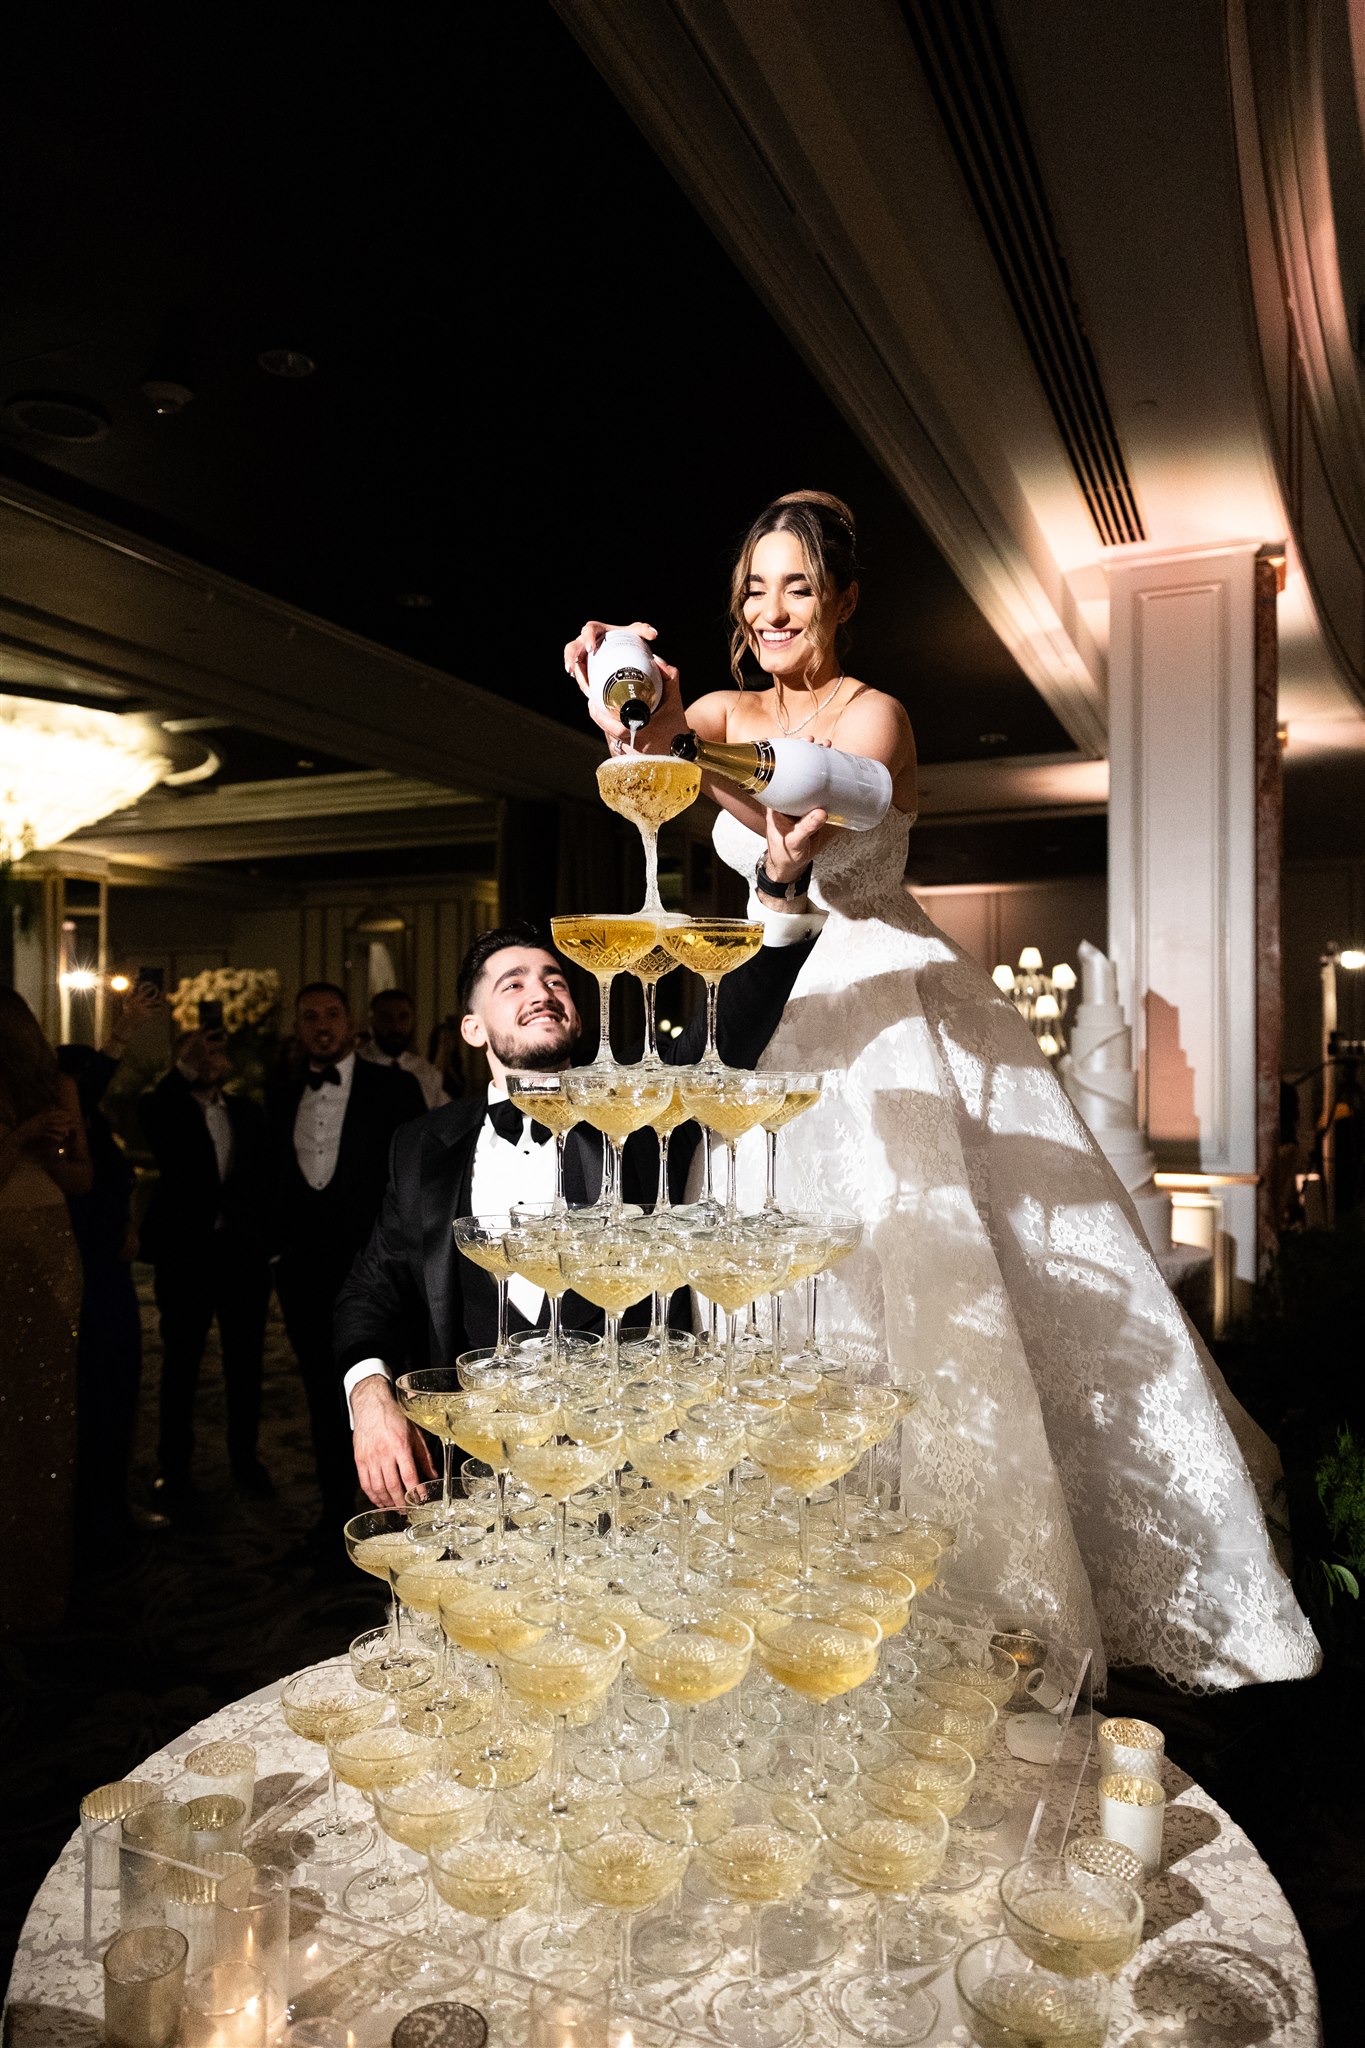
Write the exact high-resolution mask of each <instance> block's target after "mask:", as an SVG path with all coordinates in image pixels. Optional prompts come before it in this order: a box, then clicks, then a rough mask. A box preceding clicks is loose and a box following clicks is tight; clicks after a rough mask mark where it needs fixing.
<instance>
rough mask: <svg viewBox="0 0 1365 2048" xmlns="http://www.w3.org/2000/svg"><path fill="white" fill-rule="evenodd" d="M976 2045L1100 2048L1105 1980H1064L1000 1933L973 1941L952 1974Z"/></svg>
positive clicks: (1105, 2005) (1106, 1991)
mask: <svg viewBox="0 0 1365 2048" xmlns="http://www.w3.org/2000/svg"><path fill="white" fill-rule="evenodd" d="M953 1978H954V1982H955V1983H956V1986H957V1995H958V2001H959V2003H960V2005H961V2007H962V2011H963V2013H964V2014H965V2016H966V2020H967V2025H968V2027H969V2028H970V2030H971V2036H972V2039H973V2040H974V2041H984V2042H986V2043H988V2044H989V2048H1016V2044H1017V2048H1031V2044H1032V2043H1033V2042H1036V2041H1038V2042H1063V2041H1064V2042H1066V2043H1067V2044H1068V2048H1102V2044H1103V2042H1104V2039H1105V2036H1106V2034H1107V2032H1108V2028H1109V2002H1110V1989H1109V1980H1108V1978H1107V1977H1100V1976H1096V1975H1092V1976H1087V1977H1064V1976H1062V1975H1060V1974H1059V1973H1058V1972H1057V1971H1056V1970H1045V1969H1043V1968H1042V1967H1041V1966H1040V1965H1039V1964H1037V1963H1035V1962H1034V1961H1033V1960H1032V1959H1031V1958H1030V1957H1028V1956H1026V1955H1024V1954H1023V1953H1022V1951H1021V1950H1020V1949H1019V1948H1017V1947H1016V1945H1015V1944H1014V1942H1012V1941H1010V1940H1009V1939H1008V1938H1007V1937H1006V1936H1004V1935H1000V1934H993V1935H990V1936H989V1937H988V1938H987V1939H986V1940H984V1941H974V1942H973V1943H972V1945H971V1947H970V1948H968V1949H964V1950H963V1952H962V1954H961V1955H960V1956H959V1957H958V1959H957V1964H956V1966H955V1968H954V1971H953Z"/></svg>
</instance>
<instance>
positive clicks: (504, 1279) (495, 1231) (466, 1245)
mask: <svg viewBox="0 0 1365 2048" xmlns="http://www.w3.org/2000/svg"><path fill="white" fill-rule="evenodd" d="M450 1227H451V1229H452V1230H453V1231H454V1233H455V1248H456V1250H457V1251H460V1252H463V1254H464V1256H465V1257H466V1258H467V1259H468V1260H469V1261H470V1263H471V1264H472V1265H475V1266H482V1267H483V1270H484V1272H485V1273H490V1274H491V1275H492V1276H493V1280H494V1282H495V1283H496V1286H497V1290H498V1336H497V1342H496V1344H495V1345H494V1347H493V1357H494V1359H495V1360H497V1361H498V1362H500V1363H502V1362H509V1361H510V1360H511V1359H512V1356H513V1348H512V1345H511V1343H510V1342H509V1340H508V1335H507V1283H508V1281H509V1280H510V1279H511V1277H512V1271H513V1268H512V1264H511V1261H510V1260H509V1258H508V1256H507V1250H506V1246H505V1244H504V1239H505V1238H506V1236H507V1233H508V1231H509V1230H510V1229H511V1228H512V1219H511V1217H510V1216H505V1215H504V1216H457V1217H456V1218H455V1221H454V1222H453V1223H452V1225H451V1226H450Z"/></svg>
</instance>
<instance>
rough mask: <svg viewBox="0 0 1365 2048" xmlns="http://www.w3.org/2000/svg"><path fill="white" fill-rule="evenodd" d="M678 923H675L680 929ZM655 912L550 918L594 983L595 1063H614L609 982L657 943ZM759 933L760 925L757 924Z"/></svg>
mask: <svg viewBox="0 0 1365 2048" xmlns="http://www.w3.org/2000/svg"><path fill="white" fill-rule="evenodd" d="M681 928H682V927H679V929H681ZM660 929H661V926H660V921H659V915H658V913H657V912H651V911H638V912H636V913H635V914H634V915H629V914H627V913H626V912H624V911H623V912H620V913H619V914H618V913H608V912H605V911H575V912H573V913H572V914H570V915H567V916H563V917H552V918H551V919H550V931H551V934H552V936H553V938H554V942H555V944H556V946H558V948H559V950H560V952H561V953H563V955H564V956H565V958H566V959H568V960H572V961H573V963H574V965H575V967H582V968H585V969H586V970H587V972H588V973H589V974H591V975H592V976H593V978H594V979H595V981H596V983H597V994H598V1011H599V1029H598V1042H597V1057H596V1059H595V1060H594V1061H593V1062H592V1064H593V1065H594V1066H596V1067H610V1066H613V1065H614V1064H615V1062H614V1060H613V1059H612V1053H611V985H612V983H613V981H615V979H616V977H617V975H618V974H622V973H624V972H625V971H626V969H628V968H631V967H633V966H634V965H635V963H636V961H637V960H643V959H644V957H645V955H646V953H649V952H651V951H652V950H653V948H654V947H655V946H656V945H657V944H658V943H659V934H660ZM759 935H760V937H761V936H762V927H761V926H760V927H759Z"/></svg>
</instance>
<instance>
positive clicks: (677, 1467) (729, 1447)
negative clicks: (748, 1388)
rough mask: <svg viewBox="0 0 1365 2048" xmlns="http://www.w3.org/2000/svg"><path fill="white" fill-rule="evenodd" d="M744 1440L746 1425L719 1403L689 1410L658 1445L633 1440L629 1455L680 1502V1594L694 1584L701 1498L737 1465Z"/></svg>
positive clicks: (628, 1443)
mask: <svg viewBox="0 0 1365 2048" xmlns="http://www.w3.org/2000/svg"><path fill="white" fill-rule="evenodd" d="M743 1442H744V1429H743V1424H742V1422H741V1421H740V1419H739V1417H738V1416H737V1415H736V1414H735V1412H734V1410H733V1409H731V1408H729V1407H727V1406H725V1404H724V1403H722V1402H719V1401H703V1402H699V1403H697V1405H696V1406H695V1407H692V1408H684V1409H683V1410H682V1411H681V1412H680V1413H679V1415H678V1417H677V1420H676V1422H675V1423H674V1425H673V1427H672V1429H670V1430H669V1431H668V1432H667V1433H666V1435H664V1436H662V1437H660V1438H659V1439H658V1440H657V1441H653V1442H652V1441H650V1440H648V1439H647V1438H644V1437H629V1438H627V1440H626V1451H627V1455H628V1456H629V1458H630V1462H631V1464H632V1465H633V1466H634V1467H635V1470H636V1471H637V1472H639V1473H641V1474H642V1475H643V1476H644V1478H646V1479H647V1480H648V1481H649V1483H650V1485H651V1486H658V1487H661V1488H662V1489H663V1491H664V1492H665V1493H669V1494H671V1495H672V1496H673V1498H674V1500H676V1501H677V1503H678V1590H679V1591H680V1592H687V1591H688V1590H689V1589H690V1584H691V1578H690V1574H691V1539H692V1521H693V1515H694V1511H695V1501H696V1496H697V1495H698V1494H699V1493H700V1492H701V1490H702V1488H703V1487H706V1486H711V1485H713V1484H714V1482H715V1481H716V1480H717V1479H720V1478H721V1477H722V1476H723V1475H724V1474H725V1473H726V1472H728V1471H729V1469H730V1467H731V1466H732V1465H733V1464H734V1462H735V1459H736V1457H737V1455H738V1453H739V1450H740V1448H741V1446H742V1444H743Z"/></svg>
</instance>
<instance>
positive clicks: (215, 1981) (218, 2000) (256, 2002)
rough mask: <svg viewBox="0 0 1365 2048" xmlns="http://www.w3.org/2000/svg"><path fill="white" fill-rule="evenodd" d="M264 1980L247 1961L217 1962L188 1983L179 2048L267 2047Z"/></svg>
mask: <svg viewBox="0 0 1365 2048" xmlns="http://www.w3.org/2000/svg"><path fill="white" fill-rule="evenodd" d="M265 2014H266V1993H265V1979H264V1977H262V1975H261V1973H260V1971H259V1970H253V1969H252V1968H251V1967H250V1965H249V1964H247V1963H215V1964H214V1965H213V1967H212V1968H211V1969H208V1970H200V1971H199V1972H198V1973H197V1974H196V1975H195V1976H193V1977H191V1978H189V1979H188V1981H187V1982H186V1985H185V2006H184V2012H183V2014H182V2017H181V2021H180V2043H179V2048H265Z"/></svg>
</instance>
